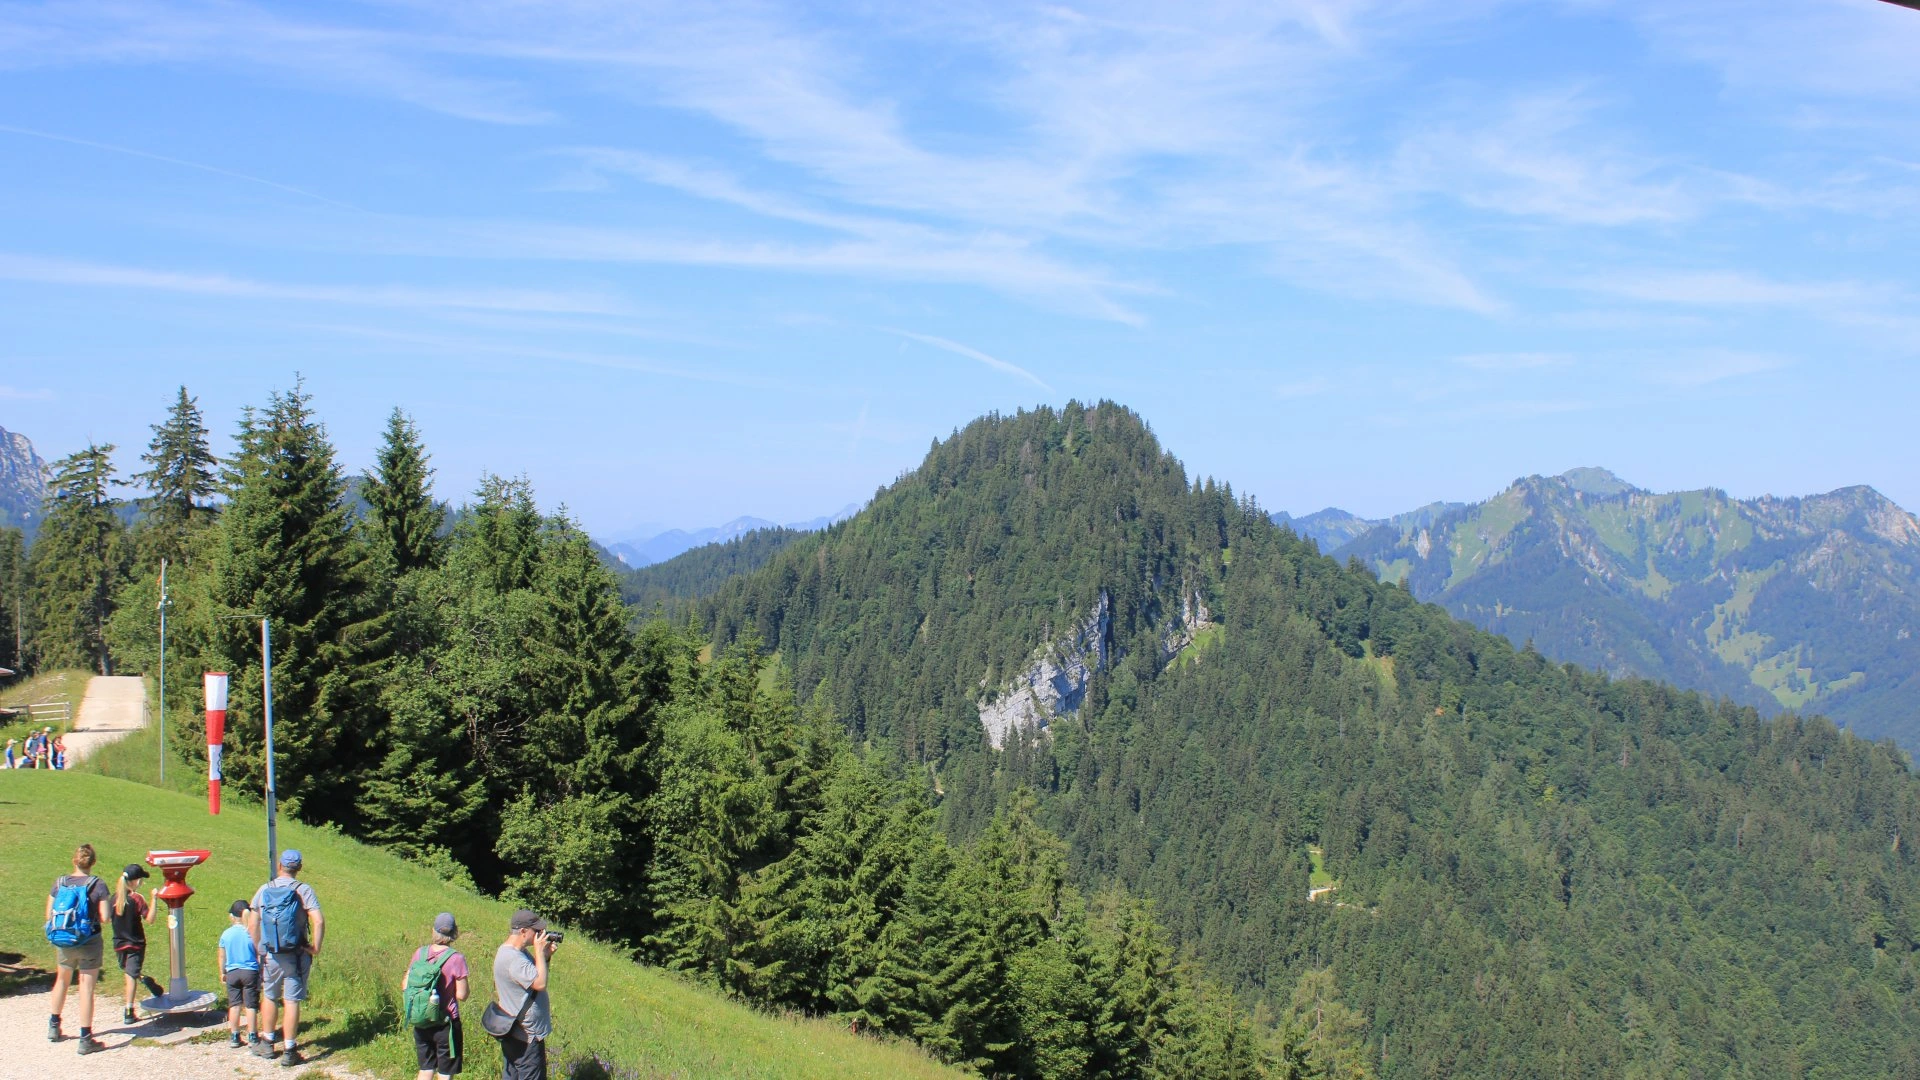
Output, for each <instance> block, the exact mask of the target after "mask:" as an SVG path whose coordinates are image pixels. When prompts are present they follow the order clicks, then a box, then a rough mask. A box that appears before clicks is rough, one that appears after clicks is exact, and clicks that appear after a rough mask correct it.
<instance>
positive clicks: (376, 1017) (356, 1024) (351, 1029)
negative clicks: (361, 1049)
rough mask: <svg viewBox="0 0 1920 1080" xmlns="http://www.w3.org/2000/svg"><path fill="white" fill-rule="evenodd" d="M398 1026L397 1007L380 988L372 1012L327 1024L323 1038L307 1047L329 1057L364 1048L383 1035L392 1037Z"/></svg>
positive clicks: (363, 1011)
mask: <svg viewBox="0 0 1920 1080" xmlns="http://www.w3.org/2000/svg"><path fill="white" fill-rule="evenodd" d="M399 1026H400V1007H399V1005H398V1003H396V1002H395V1001H394V999H393V994H392V993H391V992H389V991H386V990H385V989H384V988H382V991H381V993H379V994H378V995H377V996H376V997H375V998H374V1007H373V1008H371V1009H357V1010H355V1011H353V1012H349V1013H347V1014H346V1015H345V1016H344V1017H342V1018H341V1019H340V1020H339V1021H338V1023H337V1025H334V1024H329V1025H328V1028H329V1030H327V1031H326V1032H325V1033H324V1034H319V1035H315V1036H313V1037H312V1038H311V1039H310V1040H309V1042H310V1045H312V1046H315V1047H318V1048H320V1049H323V1050H325V1051H326V1052H327V1053H329V1054H332V1053H336V1052H338V1051H341V1050H348V1049H352V1048H353V1047H356V1046H366V1045H368V1044H370V1043H372V1042H373V1041H374V1040H375V1039H378V1038H380V1037H381V1036H382V1035H388V1034H391V1033H393V1032H394V1031H395V1030H396V1029H398V1028H399Z"/></svg>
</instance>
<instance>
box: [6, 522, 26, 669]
mask: <svg viewBox="0 0 1920 1080" xmlns="http://www.w3.org/2000/svg"><path fill="white" fill-rule="evenodd" d="M27 585H28V579H27V537H26V534H25V533H24V532H22V531H21V530H19V529H15V528H0V667H4V668H7V669H9V670H11V671H15V672H25V671H26V670H27V650H26V644H27V637H28V627H29V625H30V622H29V620H28V618H27V614H28V613H27Z"/></svg>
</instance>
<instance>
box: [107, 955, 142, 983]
mask: <svg viewBox="0 0 1920 1080" xmlns="http://www.w3.org/2000/svg"><path fill="white" fill-rule="evenodd" d="M114 955H115V956H117V957H119V958H120V970H121V971H124V972H126V973H127V978H129V979H138V978H139V977H140V971H141V969H143V968H145V967H146V965H147V950H145V949H116V950H114Z"/></svg>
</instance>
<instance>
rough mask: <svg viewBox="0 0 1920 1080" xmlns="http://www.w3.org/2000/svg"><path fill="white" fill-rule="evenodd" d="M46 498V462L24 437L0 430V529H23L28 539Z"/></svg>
mask: <svg viewBox="0 0 1920 1080" xmlns="http://www.w3.org/2000/svg"><path fill="white" fill-rule="evenodd" d="M46 497H47V463H46V462H45V461H43V460H41V458H40V455H39V454H36V453H34V450H33V443H31V442H29V441H28V440H27V437H26V436H25V435H22V434H20V433H18V432H13V431H8V430H7V429H6V428H0V527H6V526H14V527H17V528H24V529H25V530H26V532H27V536H28V537H29V538H31V537H32V536H33V533H34V531H35V530H36V529H38V528H39V525H40V503H41V500H43V499H45V498H46Z"/></svg>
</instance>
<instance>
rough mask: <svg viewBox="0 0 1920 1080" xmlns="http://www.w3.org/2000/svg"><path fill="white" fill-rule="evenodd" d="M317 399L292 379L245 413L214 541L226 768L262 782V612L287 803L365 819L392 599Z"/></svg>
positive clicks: (345, 819)
mask: <svg viewBox="0 0 1920 1080" xmlns="http://www.w3.org/2000/svg"><path fill="white" fill-rule="evenodd" d="M310 400H311V399H310V398H309V396H308V395H307V394H306V393H305V392H304V390H303V388H302V386H301V384H299V383H297V382H296V383H295V385H294V388H293V389H292V390H291V391H289V392H287V393H285V394H274V395H273V396H272V397H271V398H270V399H269V401H268V405H267V408H266V409H265V410H264V411H260V412H256V411H254V410H248V412H247V414H246V416H245V418H244V419H243V420H242V422H241V425H240V432H239V437H238V442H239V452H238V454H237V455H236V456H235V457H234V458H233V459H232V460H231V461H230V462H228V466H227V471H226V484H227V490H228V495H229V502H228V504H227V507H226V510H225V511H224V512H223V513H222V514H221V518H220V536H219V542H218V543H217V544H216V545H215V554H214V566H213V567H212V577H213V582H212V586H213V588H212V592H213V596H212V599H213V600H214V603H215V606H216V608H217V609H218V610H217V611H216V612H214V613H213V616H214V621H213V622H212V623H211V625H210V627H209V632H210V635H211V647H210V653H211V655H210V656H209V657H208V659H209V660H210V661H212V662H216V663H219V664H221V665H223V666H224V668H225V670H227V671H228V672H230V673H232V676H233V679H232V687H233V690H232V695H233V697H232V699H231V701H232V704H231V706H230V708H231V709H232V710H233V711H236V712H238V713H239V714H240V716H241V717H245V719H244V720H242V721H241V722H239V723H235V724H230V725H229V727H228V729H227V732H228V735H227V739H228V742H227V746H228V748H229V753H228V756H227V759H226V760H227V762H228V773H229V775H230V776H231V777H232V778H234V779H239V780H245V781H250V782H254V783H258V782H259V780H260V778H261V776H262V772H263V765H262V761H261V756H260V745H259V742H258V734H257V733H258V731H259V727H258V725H259V717H260V711H259V710H260V696H259V690H260V638H259V619H260V618H262V617H264V618H267V619H270V620H271V621H272V628H273V638H274V653H273V706H274V744H275V745H274V749H275V752H276V754H277V757H278V760H277V761H276V770H277V788H278V791H279V793H280V796H281V799H282V800H283V802H284V803H285V805H286V807H287V809H288V811H289V812H290V813H295V814H297V815H298V816H301V817H304V818H306V819H308V820H315V821H332V822H338V823H341V824H345V825H348V826H349V827H355V826H357V824H358V822H359V820H360V791H361V788H362V786H363V783H364V779H365V775H366V773H367V771H368V770H369V767H370V766H371V764H372V763H373V762H376V761H378V760H379V754H380V742H379V740H378V738H377V736H378V735H379V733H380V728H379V726H378V725H377V724H376V723H375V722H374V707H375V705H376V694H377V690H378V687H379V685H380V681H381V676H382V671H383V667H384V664H385V657H386V654H387V649H388V640H387V634H388V622H387V619H386V616H385V614H384V611H385V603H386V601H385V597H383V596H381V595H379V581H378V580H377V579H376V578H375V577H374V575H372V574H371V573H370V572H369V571H370V567H369V565H368V562H369V553H368V552H367V550H366V549H365V547H364V546H363V545H361V544H359V543H358V542H357V541H356V539H355V537H354V535H353V530H352V528H351V525H350V523H349V520H348V515H347V507H346V503H345V500H344V498H343V494H344V490H345V482H344V480H343V479H342V477H341V473H340V468H339V466H338V465H337V464H336V463H335V461H334V453H333V445H332V443H330V442H329V441H328V439H327V434H326V429H325V427H324V426H322V425H321V424H320V422H319V421H318V420H316V419H315V418H314V416H313V413H312V411H311V409H310V407H309V403H310ZM223 616H232V617H231V618H225V617H223Z"/></svg>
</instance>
